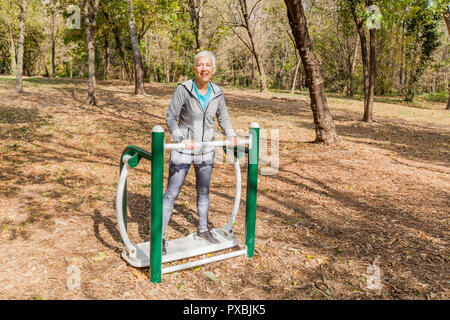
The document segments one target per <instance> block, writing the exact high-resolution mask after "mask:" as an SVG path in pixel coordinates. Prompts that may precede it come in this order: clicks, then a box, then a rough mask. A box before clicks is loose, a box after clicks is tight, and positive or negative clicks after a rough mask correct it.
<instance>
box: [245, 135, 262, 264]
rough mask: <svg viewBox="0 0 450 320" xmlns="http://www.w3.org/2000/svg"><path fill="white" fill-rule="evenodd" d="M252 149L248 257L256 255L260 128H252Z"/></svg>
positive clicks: (247, 219) (249, 161)
mask: <svg viewBox="0 0 450 320" xmlns="http://www.w3.org/2000/svg"><path fill="white" fill-rule="evenodd" d="M250 136H251V137H252V147H251V148H250V149H249V153H248V169H247V203H246V208H245V245H246V246H247V257H249V258H251V257H253V255H254V254H255V225H256V191H257V186H258V161H259V128H252V127H251V128H250Z"/></svg>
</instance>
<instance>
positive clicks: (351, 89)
mask: <svg viewBox="0 0 450 320" xmlns="http://www.w3.org/2000/svg"><path fill="white" fill-rule="evenodd" d="M358 45H359V38H356V44H355V51H354V52H353V58H352V59H353V60H352V64H351V67H350V70H349V77H350V85H349V88H348V92H347V94H348V95H349V96H350V97H353V95H354V93H355V92H354V82H355V81H354V78H355V77H354V74H355V68H356V58H357V57H358Z"/></svg>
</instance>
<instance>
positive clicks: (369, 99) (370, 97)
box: [363, 0, 377, 122]
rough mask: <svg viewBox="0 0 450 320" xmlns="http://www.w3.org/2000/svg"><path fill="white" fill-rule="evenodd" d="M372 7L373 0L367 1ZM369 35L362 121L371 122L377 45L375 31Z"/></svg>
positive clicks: (371, 31)
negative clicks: (368, 67)
mask: <svg viewBox="0 0 450 320" xmlns="http://www.w3.org/2000/svg"><path fill="white" fill-rule="evenodd" d="M371 5H373V0H369V6H371ZM369 33H370V69H369V90H368V96H367V103H366V105H365V108H364V116H363V121H365V122H372V121H373V101H374V97H375V82H376V77H377V44H376V39H377V38H376V35H377V29H375V28H372V29H370V31H369Z"/></svg>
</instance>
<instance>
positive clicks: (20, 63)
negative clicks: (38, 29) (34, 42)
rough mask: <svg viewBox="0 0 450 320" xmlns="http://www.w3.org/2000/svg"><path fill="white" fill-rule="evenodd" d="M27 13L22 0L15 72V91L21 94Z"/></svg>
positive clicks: (25, 3) (24, 1) (25, 5)
mask: <svg viewBox="0 0 450 320" xmlns="http://www.w3.org/2000/svg"><path fill="white" fill-rule="evenodd" d="M26 13H27V0H22V2H21V4H20V16H19V42H18V46H17V71H16V91H17V92H22V91H23V87H22V73H23V51H24V42H25V17H26Z"/></svg>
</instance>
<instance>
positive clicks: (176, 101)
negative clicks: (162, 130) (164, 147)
mask: <svg viewBox="0 0 450 320" xmlns="http://www.w3.org/2000/svg"><path fill="white" fill-rule="evenodd" d="M215 71H216V59H215V57H214V55H213V53H212V52H209V51H201V52H199V53H198V54H197V55H196V56H195V57H194V72H195V75H196V78H195V79H194V80H188V81H185V82H183V83H181V84H179V85H178V86H177V88H176V90H175V93H174V95H173V97H172V100H171V101H170V105H169V109H168V111H167V116H166V123H167V127H168V128H169V131H170V133H171V134H172V139H173V141H174V142H176V143H183V144H184V145H185V148H184V149H180V150H172V152H171V154H170V162H169V181H168V183H167V188H166V192H165V194H164V200H163V230H162V236H163V243H162V253H163V254H166V253H167V242H166V240H165V233H166V229H167V225H168V223H169V220H170V216H171V214H172V210H173V206H174V203H175V200H176V199H177V197H178V194H179V193H180V190H181V187H182V185H183V183H184V180H185V179H186V175H187V173H188V172H189V169H190V167H191V164H192V163H194V168H195V177H196V188H197V211H198V216H199V219H198V220H199V226H198V232H197V234H196V238H197V239H199V240H204V241H207V242H209V243H218V242H219V241H218V240H217V239H216V238H215V236H214V234H213V233H212V232H211V231H210V230H208V208H209V185H210V181H211V172H212V169H213V162H214V147H204V148H195V147H194V143H195V142H207V141H212V140H213V138H214V118H215V116H217V120H218V123H219V126H220V127H221V128H222V130H223V131H224V132H225V135H226V136H227V139H229V141H230V146H235V145H237V141H238V140H237V137H236V134H235V132H234V130H233V128H232V126H231V123H230V120H229V119H228V112H227V107H226V105H225V99H224V93H223V91H222V89H220V88H219V87H218V86H217V85H215V84H214V83H212V82H211V81H210V80H211V77H212V75H213V74H214V73H215Z"/></svg>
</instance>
